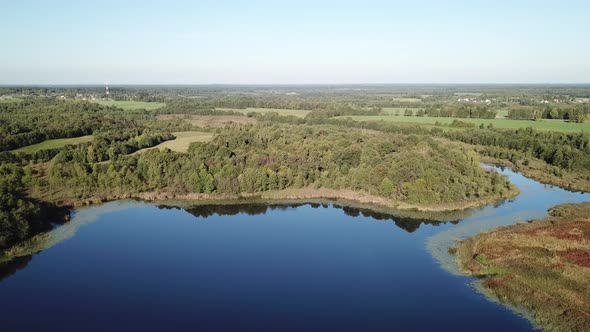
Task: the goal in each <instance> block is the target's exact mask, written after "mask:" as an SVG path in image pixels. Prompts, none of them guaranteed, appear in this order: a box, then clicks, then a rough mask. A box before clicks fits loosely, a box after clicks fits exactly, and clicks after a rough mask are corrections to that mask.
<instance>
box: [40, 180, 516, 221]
mask: <svg viewBox="0 0 590 332" xmlns="http://www.w3.org/2000/svg"><path fill="white" fill-rule="evenodd" d="M519 193H520V190H519V189H518V188H517V187H516V186H514V185H513V186H512V188H511V189H510V190H509V191H508V192H507V193H505V194H503V195H501V196H496V197H492V196H488V197H483V198H478V199H475V200H468V201H463V202H455V203H440V204H410V203H406V202H400V201H393V200H391V199H388V198H385V197H381V196H376V195H371V194H368V193H364V192H360V191H353V190H347V189H329V188H312V187H304V188H297V189H295V188H288V189H282V190H274V191H266V192H260V193H240V194H233V195H228V194H204V193H188V194H177V193H174V192H169V191H165V190H164V191H151V192H140V193H135V194H132V193H122V194H112V195H106V196H95V197H88V198H83V199H63V200H55V201H51V200H50V201H49V203H53V204H55V205H57V206H60V207H70V208H74V207H82V206H89V205H94V204H101V203H106V202H110V201H116V200H121V199H139V200H143V201H147V202H170V201H179V202H183V203H185V204H186V203H192V205H203V204H244V203H267V204H273V202H286V203H289V202H312V201H328V202H341V203H348V204H351V205H357V206H361V207H363V208H368V209H372V210H376V211H377V212H381V211H379V210H388V211H389V212H392V213H394V214H395V213H396V212H397V213H402V214H403V213H413V214H428V213H434V214H437V213H441V214H445V213H456V212H463V211H467V210H470V209H474V208H480V207H484V206H486V205H490V204H496V203H498V202H501V201H503V200H506V199H510V198H513V197H516V196H517V195H518V194H519ZM40 199H42V198H40ZM44 201H46V200H44Z"/></svg>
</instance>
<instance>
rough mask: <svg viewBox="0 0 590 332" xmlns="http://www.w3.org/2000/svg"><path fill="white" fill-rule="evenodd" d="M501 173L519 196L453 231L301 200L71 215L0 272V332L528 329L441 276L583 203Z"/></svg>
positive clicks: (133, 205) (467, 286) (102, 209)
mask: <svg viewBox="0 0 590 332" xmlns="http://www.w3.org/2000/svg"><path fill="white" fill-rule="evenodd" d="M503 173H504V174H507V175H508V176H509V177H510V179H511V181H512V182H513V183H515V184H516V185H517V186H519V187H520V188H521V190H522V194H521V195H520V196H518V197H517V198H515V199H514V200H511V201H508V202H505V203H504V204H502V205H500V206H497V207H492V206H490V207H486V208H484V209H481V210H478V211H474V212H473V214H472V215H471V216H470V217H468V218H466V219H464V220H461V221H460V222H458V223H457V222H447V223H437V222H420V221H415V222H412V221H409V220H406V219H401V218H395V217H387V218H384V216H382V215H376V216H373V217H372V216H367V215H368V213H365V214H363V213H362V212H361V213H359V211H357V210H354V209H350V208H346V209H342V208H339V207H335V206H333V205H329V206H328V205H310V204H305V205H299V206H283V207H267V206H260V205H254V206H237V207H236V206H233V207H223V206H221V207H219V206H217V207H214V206H202V207H195V208H191V209H186V210H183V209H172V208H159V207H157V206H155V205H152V204H148V203H141V202H133V201H119V202H112V203H108V204H105V205H101V206H96V207H90V208H86V209H78V210H75V211H74V213H73V215H72V216H73V218H72V221H71V222H70V223H68V224H66V225H64V226H60V227H57V228H56V229H55V230H54V231H53V232H51V233H50V234H49V236H47V237H46V238H44V239H43V241H40V243H36V244H34V245H32V246H31V247H30V248H28V249H27V250H29V251H30V252H36V251H39V250H40V252H38V253H37V254H32V255H25V254H23V255H22V256H21V257H20V258H18V259H15V260H13V261H11V262H10V263H8V264H6V263H5V264H3V265H2V267H1V268H0V278H2V279H1V280H0V328H1V329H2V331H26V330H31V331H33V330H54V331H112V330H142V331H148V330H171V331H176V330H184V331H187V330H190V331H530V330H532V329H533V327H532V326H531V324H530V323H529V322H528V321H527V320H526V319H525V318H522V317H520V316H518V315H516V314H514V313H513V312H512V311H510V310H509V309H506V308H505V307H503V306H501V305H499V304H497V303H494V302H492V301H489V300H488V299H487V298H486V297H485V296H483V295H481V294H480V293H478V292H476V291H475V290H474V288H473V286H472V283H473V279H472V278H466V277H462V276H459V275H457V274H455V273H454V272H455V271H454V270H453V269H454V266H453V264H452V260H451V257H450V256H449V255H448V253H447V248H448V247H449V246H450V245H452V243H453V241H455V240H457V239H460V238H464V237H466V236H469V235H472V234H476V233H478V232H479V231H481V230H485V229H489V228H491V227H496V226H498V225H504V224H511V223H514V222H516V221H524V220H528V219H531V218H538V217H543V216H545V215H546V210H547V209H548V208H550V207H551V206H554V205H556V204H560V203H564V202H581V201H585V200H590V195H583V194H577V193H570V192H566V191H564V190H561V189H558V188H553V187H549V186H544V185H542V184H539V183H537V182H535V181H532V180H529V179H527V178H524V177H522V176H521V175H518V174H515V173H513V172H510V171H508V170H506V171H503ZM23 252H26V250H23Z"/></svg>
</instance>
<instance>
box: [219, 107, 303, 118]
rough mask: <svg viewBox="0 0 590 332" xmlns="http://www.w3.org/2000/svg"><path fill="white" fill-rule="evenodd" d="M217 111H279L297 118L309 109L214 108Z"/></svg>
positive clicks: (246, 112)
mask: <svg viewBox="0 0 590 332" xmlns="http://www.w3.org/2000/svg"><path fill="white" fill-rule="evenodd" d="M216 110H219V111H234V112H240V113H244V114H248V113H250V112H254V113H270V112H275V113H279V115H293V116H296V117H299V118H304V117H305V116H306V115H307V114H309V113H310V112H311V111H310V110H288V109H281V108H254V107H249V108H216Z"/></svg>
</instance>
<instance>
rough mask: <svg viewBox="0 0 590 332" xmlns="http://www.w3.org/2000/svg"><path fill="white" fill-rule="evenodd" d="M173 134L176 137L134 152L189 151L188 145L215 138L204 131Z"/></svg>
mask: <svg viewBox="0 0 590 332" xmlns="http://www.w3.org/2000/svg"><path fill="white" fill-rule="evenodd" d="M172 134H173V135H174V136H176V139H173V140H170V141H166V142H163V143H161V144H158V145H156V146H154V147H151V148H147V149H142V150H139V151H136V152H135V153H134V154H137V153H143V152H145V151H147V150H151V149H159V150H164V149H170V150H172V151H176V152H182V153H184V152H187V151H188V147H189V146H190V145H191V143H193V142H209V141H210V140H211V139H213V134H212V133H208V132H203V131H178V132H174V133H172Z"/></svg>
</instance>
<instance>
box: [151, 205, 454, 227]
mask: <svg viewBox="0 0 590 332" xmlns="http://www.w3.org/2000/svg"><path fill="white" fill-rule="evenodd" d="M301 206H310V207H312V208H314V209H319V208H329V207H331V206H332V207H334V208H337V209H341V210H342V211H343V212H344V214H345V215H347V216H349V217H359V216H363V217H367V218H372V219H375V220H380V221H393V222H394V224H395V225H396V226H398V227H399V228H401V229H403V230H405V231H406V232H408V233H413V232H415V231H416V230H417V229H418V228H420V225H422V224H426V225H433V226H437V225H441V224H446V223H450V224H457V223H458V222H459V221H460V219H456V220H449V221H439V220H431V219H424V218H411V217H400V216H396V215H393V214H391V213H383V212H378V211H375V210H373V209H369V208H358V207H354V206H348V205H340V204H336V203H333V204H329V203H292V204H274V205H270V204H256V203H249V204H227V205H221V204H210V205H197V206H192V207H185V208H183V210H185V211H186V212H188V213H190V214H192V215H193V216H195V217H197V218H202V219H206V218H208V217H212V216H233V215H237V214H247V215H251V216H253V215H261V214H265V213H267V212H269V211H275V210H278V211H285V210H288V209H295V208H298V207H301ZM158 208H160V209H178V208H177V207H173V206H167V205H158Z"/></svg>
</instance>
